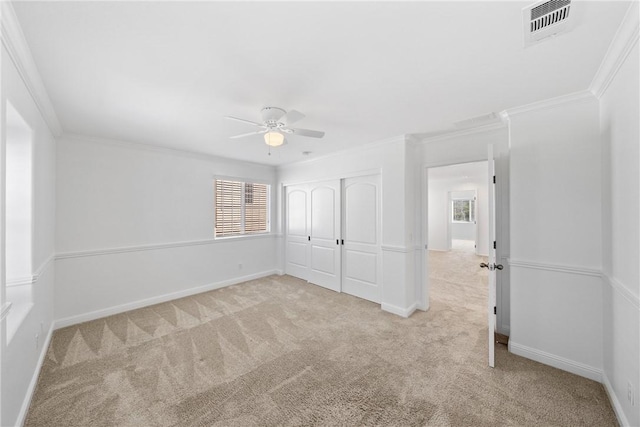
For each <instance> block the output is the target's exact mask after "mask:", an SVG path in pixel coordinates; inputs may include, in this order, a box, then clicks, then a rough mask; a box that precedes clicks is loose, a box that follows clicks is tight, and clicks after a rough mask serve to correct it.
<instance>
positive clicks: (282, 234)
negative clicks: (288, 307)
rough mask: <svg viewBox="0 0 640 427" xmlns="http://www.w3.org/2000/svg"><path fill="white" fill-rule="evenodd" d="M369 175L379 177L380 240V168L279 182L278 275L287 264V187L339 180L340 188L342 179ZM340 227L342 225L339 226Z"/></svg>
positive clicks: (382, 191)
mask: <svg viewBox="0 0 640 427" xmlns="http://www.w3.org/2000/svg"><path fill="white" fill-rule="evenodd" d="M369 175H380V230H381V236H380V238H382V230H383V220H382V200H383V198H384V188H383V187H382V168H371V169H363V170H359V171H355V172H346V173H340V174H327V175H324V176H321V177H319V176H312V177H309V178H302V179H300V180H291V181H279V182H278V185H277V187H278V194H277V195H276V199H277V201H276V205H277V209H278V211H279V212H278V221H277V224H278V225H277V226H278V237H279V239H278V240H279V241H280V245H279V248H278V253H279V254H280V262H279V267H280V268H279V270H278V272H279V273H282V274H286V270H285V267H286V263H287V245H286V239H287V237H286V233H287V230H286V221H287V218H286V215H287V212H286V209H287V205H286V202H287V201H286V198H287V187H289V186H294V185H307V184H313V183H314V182H323V181H333V180H339V181H340V186H341V187H342V181H343V180H344V179H347V178H359V177H363V176H369ZM340 202H341V203H342V195H341V196H340ZM340 211H341V212H340V214H341V215H342V206H341V207H340ZM341 227H342V225H341ZM340 251H341V259H342V247H341V248H340ZM338 292H342V275H341V280H340V289H339V290H338ZM380 292H381V293H382V283H381V284H380Z"/></svg>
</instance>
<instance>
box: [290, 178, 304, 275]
mask: <svg viewBox="0 0 640 427" xmlns="http://www.w3.org/2000/svg"><path fill="white" fill-rule="evenodd" d="M285 205H286V207H285V212H286V216H285V236H286V241H285V245H286V248H285V251H286V265H285V271H286V273H287V274H290V275H291V276H295V277H299V278H300V279H304V280H307V279H308V278H309V260H308V254H307V252H308V251H307V246H308V243H309V242H308V240H307V238H308V236H309V232H308V230H309V225H308V220H309V218H308V216H309V215H308V213H307V209H308V196H307V187H306V186H304V185H299V186H291V187H286V200H285Z"/></svg>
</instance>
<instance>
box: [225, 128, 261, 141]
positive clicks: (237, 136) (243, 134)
mask: <svg viewBox="0 0 640 427" xmlns="http://www.w3.org/2000/svg"><path fill="white" fill-rule="evenodd" d="M261 133H267V129H264V130H257V131H255V132H249V133H241V134H240V135H234V136H230V137H229V138H230V139H236V138H244V137H245V136H251V135H260V134H261Z"/></svg>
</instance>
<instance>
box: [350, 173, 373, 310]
mask: <svg viewBox="0 0 640 427" xmlns="http://www.w3.org/2000/svg"><path fill="white" fill-rule="evenodd" d="M342 201H343V202H342V203H343V212H344V216H343V234H342V235H343V237H344V246H343V251H342V252H343V254H342V256H343V269H342V291H343V292H345V293H348V294H351V295H354V296H357V297H360V298H364V299H367V300H369V301H373V302H376V303H379V302H380V300H381V295H380V294H381V286H380V283H381V282H382V259H381V258H382V256H381V249H382V244H381V238H382V236H381V235H380V233H381V227H380V224H381V217H380V213H381V212H380V210H381V207H380V175H371V176H363V177H358V178H347V179H345V180H344V182H343V193H342Z"/></svg>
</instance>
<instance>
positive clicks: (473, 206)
mask: <svg viewBox="0 0 640 427" xmlns="http://www.w3.org/2000/svg"><path fill="white" fill-rule="evenodd" d="M456 202H469V221H459V220H456V219H455V214H456V210H455V203H456ZM477 208H478V207H477V201H476V197H472V198H469V197H457V198H455V199H453V198H452V199H451V217H450V220H451V223H452V224H475V223H476V210H477Z"/></svg>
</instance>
